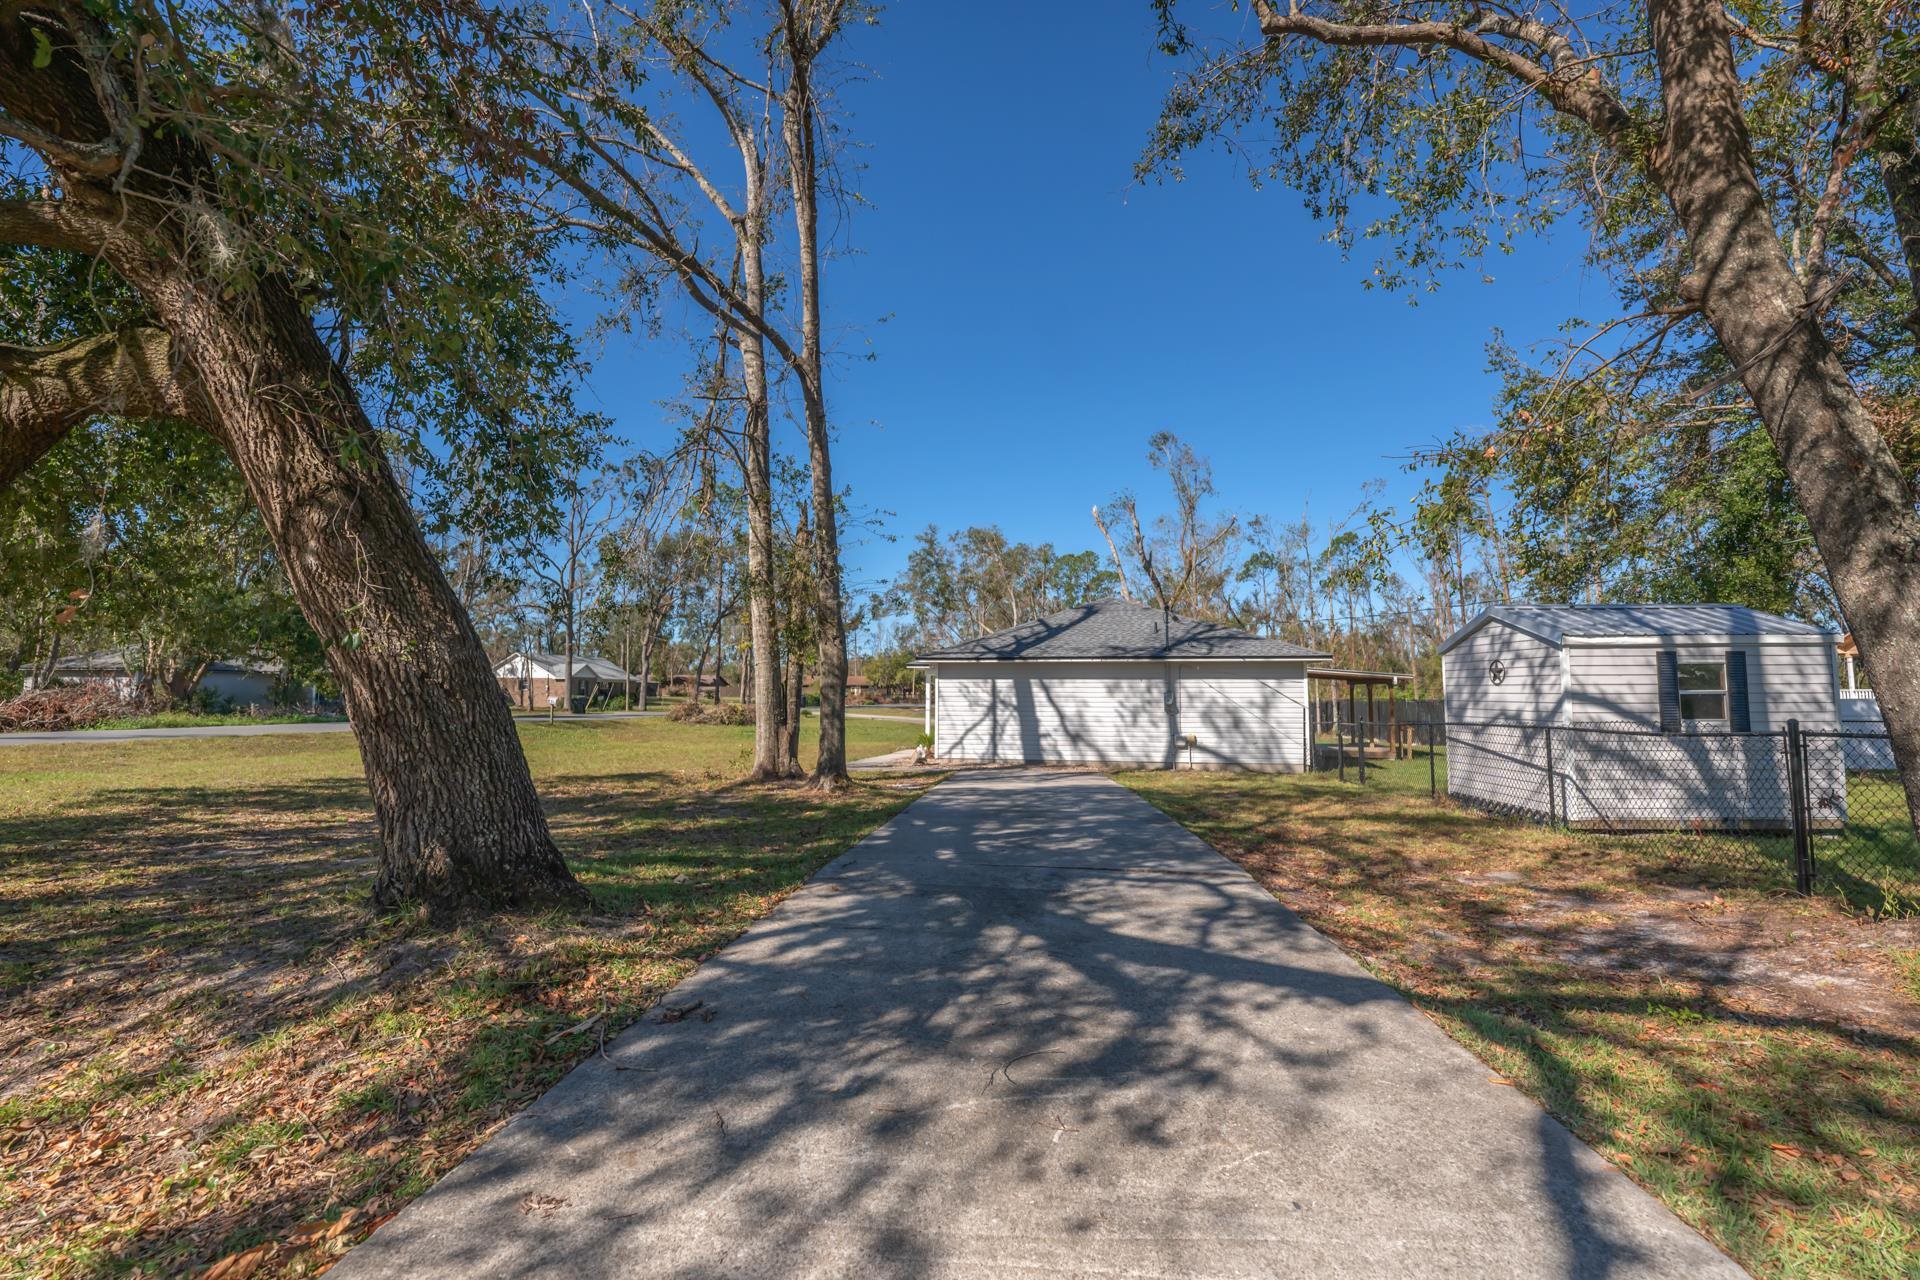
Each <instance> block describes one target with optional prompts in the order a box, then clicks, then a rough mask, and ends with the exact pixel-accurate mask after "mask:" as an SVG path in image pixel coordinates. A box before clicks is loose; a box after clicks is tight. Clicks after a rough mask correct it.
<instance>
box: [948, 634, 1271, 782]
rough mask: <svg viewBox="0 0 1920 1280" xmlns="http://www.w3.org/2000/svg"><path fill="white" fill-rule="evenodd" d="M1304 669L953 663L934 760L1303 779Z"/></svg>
mask: <svg viewBox="0 0 1920 1280" xmlns="http://www.w3.org/2000/svg"><path fill="white" fill-rule="evenodd" d="M1306 667H1307V664H1306V663H1305V662H1304V661H1300V662H1285V661H1271V660H1269V661H1247V662H1214V663H1187V664H1169V663H1158V662H997V663H947V662H943V663H940V664H938V666H937V667H936V668H935V670H934V697H933V705H934V744H935V750H936V751H937V752H938V754H939V755H940V756H941V757H944V758H946V759H951V760H980V761H991V762H995V763H1001V764H1095V765H1141V766H1147V767H1154V768H1186V767H1188V766H1189V765H1191V766H1192V767H1194V768H1198V769H1216V768H1252V769H1284V770H1297V769H1302V768H1304V767H1305V765H1306V709H1305V708H1306V691H1307V688H1306V686H1307V681H1306ZM1188 734H1191V735H1192V736H1193V738H1194V745H1193V747H1192V749H1191V750H1189V749H1188V747H1187V746H1186V743H1185V738H1186V735H1188Z"/></svg>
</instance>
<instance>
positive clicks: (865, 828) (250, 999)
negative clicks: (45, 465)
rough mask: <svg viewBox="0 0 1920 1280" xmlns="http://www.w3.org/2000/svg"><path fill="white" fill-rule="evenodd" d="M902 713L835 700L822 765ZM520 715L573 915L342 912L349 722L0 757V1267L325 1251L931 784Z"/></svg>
mask: <svg viewBox="0 0 1920 1280" xmlns="http://www.w3.org/2000/svg"><path fill="white" fill-rule="evenodd" d="M917 729H918V726H917V725H913V724H906V725H895V724H890V723H887V722H884V721H868V720H854V721H850V722H849V724H848V737H849V743H850V749H851V753H852V755H853V756H854V757H855V758H858V757H861V756H868V755H876V754H880V753H882V752H885V751H890V750H894V749H897V748H899V747H903V746H907V745H910V744H911V743H912V741H913V738H914V736H915V734H916V733H917ZM520 732H521V737H522V740H523V741H524V743H525V744H526V751H527V758H528V761H529V763H530V764H531V766H532V769H533V772H534V775H535V778H536V780H537V782H538V784H539V786H540V790H541V793H542V795H543V797H544V798H545V800H546V802H547V806H548V812H549V815H550V819H551V821H552V824H553V828H554V833H555V836H556V837H557V838H558V840H559V841H560V844H561V847H562V848H563V850H564V851H565V852H566V854H567V858H568V861H569V863H570V864H571V865H572V867H573V869H574V871H575V873H576V874H577V875H578V876H579V877H580V879H581V881H582V882H583V883H584V884H586V886H587V887H588V888H589V890H590V891H591V892H592V894H593V898H594V903H595V905H594V907H593V909H592V911H591V912H589V913H588V914H585V915H579V916H567V915H559V914H550V915H540V916H512V917H501V918H496V919H488V920H477V921H472V922H468V923H466V924H464V925H460V926H457V927H448V928H439V927H433V926H429V925H427V924H425V923H424V922H421V921H419V920H415V919H411V918H399V917H391V916H378V915H375V914H373V913H372V912H371V911H370V910H369V908H368V901H367V889H368V885H369V883H370V881H371V878H372V874H373V870H374V860H373V855H374V831H373V824H372V820H371V814H370V812H369V809H368V804H367V797H366V785H365V782H364V781H363V779H362V777H361V771H360V762H359V758H358V755H357V752H356V750H355V747H354V743H353V739H352V738H351V737H350V736H349V735H345V734H337V735H336V734H315V735H286V736H280V737H270V738H257V737H256V738H215V739H192V740H189V739H178V740H153V741H145V742H137V743H59V744H53V745H43V746H34V747H30V748H29V747H21V748H0V871H3V872H4V875H3V876H0V1064H4V1066H0V1274H21V1275H36V1276H96V1275H99V1276H107V1275H127V1274H152V1275H175V1274H181V1273H186V1272H192V1271H195V1270H197V1269H201V1268H204V1267H206V1266H207V1265H208V1264H209V1263H211V1262H213V1261H215V1260H217V1259H221V1258H223V1257H228V1256H231V1255H233V1254H235V1253H238V1252H242V1251H246V1250H249V1249H254V1248H258V1249H259V1250H260V1253H259V1255H258V1261H259V1262H260V1266H259V1268H258V1269H257V1270H255V1271H254V1272H252V1274H255V1275H268V1274H305V1273H309V1272H311V1271H313V1270H316V1269H318V1268H320V1267H322V1266H324V1265H325V1264H326V1262H327V1261H328V1259H329V1258H331V1257H332V1256H335V1255H336V1254H337V1252H338V1250H339V1249H340V1248H341V1247H343V1246H344V1245H345V1244H346V1243H348V1242H351V1241H352V1240H355V1239H358V1238H360V1237H362V1236H363V1235H365V1234H366V1232H367V1231H369V1230H371V1228H372V1227H373V1226H374V1225H375V1224H376V1223H377V1222H378V1221H380V1220H381V1219H382V1218H383V1217H384V1216H385V1215H387V1214H389V1213H391V1212H393V1211H394V1210H395V1209H396V1208H397V1207H398V1206H399V1205H401V1204H402V1203H404V1202H405V1201H406V1200H408V1199H410V1198H411V1197H413V1196H415V1195H417V1194H419V1192H421V1191H422V1190H424V1189H425V1188H426V1187H427V1186H429V1185H431V1183H432V1182H433V1181H434V1180H435V1179H436V1178H438V1177H439V1176H440V1175H441V1174H443V1173H444V1172H446V1171H447V1170H448V1169H449V1168H451V1167H452V1166H453V1165H454V1164H455V1163H457V1162H458V1161H459V1160H460V1159H461V1158H462V1157H464V1156H465V1155H466V1154H467V1153H468V1152H470V1151H471V1150H472V1149H473V1148H474V1147H475V1146H476V1145H478V1144H479V1142H481V1141H482V1140H483V1139H484V1138H485V1137H486V1136H487V1135H488V1134H490V1133H491V1132H493V1131H494V1130H495V1129H496V1128H497V1127H498V1126H499V1125H500V1124H501V1123H502V1122H503V1121H504V1120H505V1119H506V1118H507V1117H508V1116H510V1115H511V1114H512V1113H513V1112H515V1111H516V1110H518V1109H519V1108H520V1107H522V1106H524V1105H525V1104H526V1103H527V1102H529V1101H530V1100H532V1099H533V1098H534V1097H536V1096H537V1095H538V1094H539V1093H540V1092H541V1091H542V1090H544V1089H545V1088H547V1087H548V1086H549V1085H551V1084H552V1083H553V1082H554V1081H556V1080H557V1079H559V1077H560V1076H561V1075H562V1074H564V1073H565V1072H566V1071H567V1070H568V1069H569V1068H570V1067H571V1066H573V1065H574V1064H575V1063H577V1062H579V1061H580V1060H581V1059H582V1058H584V1057H585V1056H587V1055H588V1054H591V1053H593V1052H595V1051H596V1049H597V1046H598V1045H599V1043H600V1036H601V1034H602V1033H603V1031H604V1032H609V1033H610V1032H613V1031H617V1030H619V1029H620V1028H621V1027H623V1026H624V1025H626V1024H627V1023H630V1022H632V1021H633V1020H634V1019H635V1018H637V1017H639V1016H640V1015H641V1014H642V1013H643V1012H644V1011H645V1010H646V1009H647V1007H648V1006H649V1005H651V1004H652V1003H653V1002H654V1001H655V1000H656V999H658V997H659V996H660V994H661V993H662V992H663V991H665V990H666V989H667V988H669V987H670V986H672V985H673V984H674V983H675V982H677V981H679V979H680V978H682V977H684V976H685V975H686V974H687V972H688V971H689V970H691V969H692V968H693V967H694V966H695V965H696V964H698V963H699V962H700V960H701V959H703V958H704V957H706V956H707V955H709V954H711V953H712V952H713V951H714V950H715V949H717V948H719V947H720V946H722V945H724V944H725V943H726V942H727V941H728V940H730V939H731V938H733V937H735V936H736V935H737V934H738V933H739V932H740V931H741V930H742V929H744V928H745V927H746V926H747V925H748V924H749V923H751V922H752V921H753V920H754V919H756V918H758V917H759V916H761V915H762V914H764V913H765V912H766V911H768V910H769V909H771V907H772V906H773V905H774V904H775V903H777V902H778V901H779V900H780V899H781V898H782V897H783V896H784V895H786V894H787V893H789V892H791V891H792V890H793V889H794V888H795V887H796V886H797V885H799V884H800V883H801V882H802V881H803V880H804V879H805V878H806V877H807V876H808V875H810V874H811V873H812V872H813V871H814V870H815V869H817V868H818V867H819V866H820V865H821V864H823V863H824V862H826V861H827V860H829V859H831V858H833V857H834V856H836V855H837V854H838V853H840V852H841V851H842V850H843V849H845V848H846V847H847V846H848V845H850V844H851V843H853V842H854V841H855V840H857V839H859V838H860V837H861V836H862V835H864V834H866V833H867V832H869V831H871V830H872V829H873V828H874V827H876V826H877V825H879V824H880V823H881V822H883V821H885V820H886V819H887V818H888V817H890V816H891V815H892V814H894V813H896V812H898V811H899V809H901V808H902V807H903V806H904V805H905V804H906V803H907V802H908V801H909V800H911V799H912V798H913V796H915V795H917V794H919V792H920V791H922V790H924V789H925V788H926V787H927V786H929V785H931V783H932V781H933V780H934V779H933V778H932V777H931V776H926V775H922V776H917V777H913V778H905V779H902V778H865V779H862V780H860V781H858V782H856V783H855V785H854V786H853V787H852V788H850V789H849V790H847V791H846V792H844V793H841V794H836V795H832V796H822V795H819V794H816V793H813V792H811V791H808V790H806V789H804V788H800V787H793V786H750V785H743V784H739V783H736V782H734V781H732V780H733V779H736V778H738V777H739V776H740V774H741V773H742V772H743V771H744V770H745V768H746V766H747V764H748V763H749V761H750V759H751V755H752V738H751V734H752V731H751V730H750V729H745V728H731V727H708V726H693V725H678V724H672V723H669V722H666V721H664V720H601V721H598V722H585V723H582V722H574V723H568V722H567V721H566V720H565V719H564V718H563V719H562V721H561V722H560V723H559V724H556V725H546V724H542V723H527V724H523V725H522V726H521V728H520ZM814 732H815V731H814V729H813V728H812V726H811V725H810V726H809V727H808V728H807V729H806V730H805V733H806V734H807V736H809V737H811V736H812V734H813V733H814Z"/></svg>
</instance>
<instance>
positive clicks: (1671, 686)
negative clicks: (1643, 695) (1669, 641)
mask: <svg viewBox="0 0 1920 1280" xmlns="http://www.w3.org/2000/svg"><path fill="white" fill-rule="evenodd" d="M1659 656H1660V732H1662V733H1678V732H1680V655H1678V654H1676V653H1675V652H1674V651H1673V650H1671V649H1662V650H1661V651H1660V655H1659Z"/></svg>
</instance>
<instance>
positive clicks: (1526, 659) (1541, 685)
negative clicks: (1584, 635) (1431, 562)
mask: <svg viewBox="0 0 1920 1280" xmlns="http://www.w3.org/2000/svg"><path fill="white" fill-rule="evenodd" d="M1496 661H1498V662H1499V663H1500V665H1501V668H1502V671H1501V679H1500V682H1499V683H1498V684H1496V683H1494V679H1493V673H1492V670H1491V668H1492V665H1493V663H1494V662H1496ZM1441 680H1442V684H1443V685H1444V686H1445V689H1446V699H1447V719H1448V721H1449V722H1451V723H1457V724H1458V723H1469V722H1476V721H1484V720H1528V721H1539V720H1549V719H1552V718H1553V717H1554V716H1555V715H1557V714H1558V711H1559V705H1560V689H1561V685H1562V683H1563V677H1562V673H1561V670H1560V650H1559V649H1557V648H1555V647H1554V646H1553V645H1550V644H1548V643H1546V642H1545V641H1543V640H1536V639H1534V638H1533V637H1532V636H1530V635H1528V634H1526V633H1525V632H1524V631H1517V630H1515V629H1514V628H1512V627H1510V626H1508V625H1506V624H1505V623H1504V622H1489V623H1488V624H1487V625H1486V626H1484V627H1481V628H1480V629H1479V630H1478V631H1476V632H1474V633H1473V634H1472V635H1470V636H1468V637H1467V638H1466V639H1465V640H1462V641H1461V642H1460V643H1459V644H1457V645H1455V646H1454V647H1453V648H1451V649H1449V650H1447V652H1446V654H1445V656H1444V657H1442V659H1441Z"/></svg>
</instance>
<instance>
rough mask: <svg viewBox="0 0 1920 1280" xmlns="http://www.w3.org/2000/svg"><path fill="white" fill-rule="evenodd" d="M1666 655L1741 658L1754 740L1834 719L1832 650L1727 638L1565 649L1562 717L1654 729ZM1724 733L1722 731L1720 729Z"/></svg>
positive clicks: (1820, 643) (1572, 644) (1573, 644)
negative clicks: (1736, 653)
mask: <svg viewBox="0 0 1920 1280" xmlns="http://www.w3.org/2000/svg"><path fill="white" fill-rule="evenodd" d="M1662 649H1671V650H1672V651H1673V654H1674V657H1675V659H1676V660H1677V661H1678V662H1680V663H1688V662H1725V661H1726V660H1727V651H1728V650H1729V649H1739V650H1741V651H1742V652H1744V653H1745V654H1746V655H1747V711H1748V714H1749V715H1750V716H1751V717H1752V720H1753V729H1754V732H1756V733H1769V732H1773V731H1775V730H1779V729H1784V728H1786V727H1787V721H1788V720H1798V721H1799V722H1800V723H1801V724H1802V725H1805V726H1807V727H1809V728H1812V727H1816V726H1822V725H1832V724H1834V723H1836V722H1837V721H1838V720H1839V718H1840V713H1839V707H1838V705H1837V703H1836V692H1835V691H1836V684H1835V680H1834V675H1833V645H1832V641H1830V640H1826V639H1824V638H1823V639H1820V640H1817V641H1816V642H1815V643H1812V644H1780V643H1769V644H1755V643H1753V642H1752V640H1751V639H1750V638H1743V637H1734V636H1726V637H1720V636H1713V637H1694V636H1682V637H1675V638H1674V639H1672V640H1670V641H1666V642H1664V643H1647V644H1631V645H1625V644H1582V643H1580V642H1579V641H1577V640H1569V641H1568V642H1567V675H1568V683H1567V714H1566V717H1565V719H1566V720H1567V722H1568V723H1571V724H1622V723H1625V724H1633V725H1640V726H1643V727H1648V728H1658V727H1659V725H1660V668H1659V662H1660V659H1659V653H1660V650H1662ZM1722 727H1724V726H1722Z"/></svg>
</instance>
